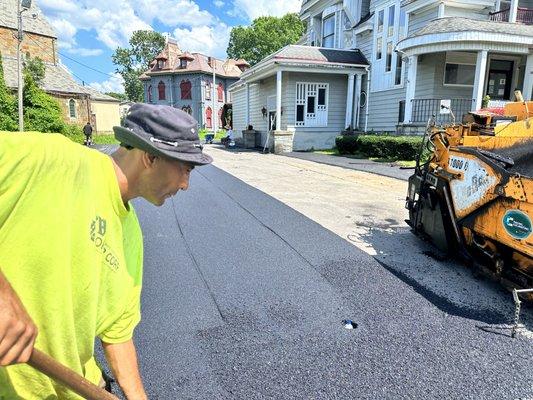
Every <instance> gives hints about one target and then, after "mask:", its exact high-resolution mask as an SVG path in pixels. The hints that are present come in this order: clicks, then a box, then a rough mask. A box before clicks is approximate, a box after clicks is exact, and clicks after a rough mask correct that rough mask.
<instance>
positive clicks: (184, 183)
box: [142, 156, 194, 206]
mask: <svg viewBox="0 0 533 400" xmlns="http://www.w3.org/2000/svg"><path fill="white" fill-rule="evenodd" d="M150 160H151V164H150V166H149V167H148V168H147V169H146V174H145V176H144V179H143V190H142V197H144V198H145V199H146V200H147V201H149V202H150V203H152V204H154V205H156V206H162V205H163V204H164V203H165V200H166V199H168V198H169V197H171V196H174V195H175V194H176V193H177V192H178V191H180V190H187V188H188V187H189V176H190V173H191V171H192V170H193V169H194V165H192V164H190V163H187V162H185V161H178V160H171V159H166V158H162V157H153V156H150Z"/></svg>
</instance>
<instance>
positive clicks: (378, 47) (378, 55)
mask: <svg viewBox="0 0 533 400" xmlns="http://www.w3.org/2000/svg"><path fill="white" fill-rule="evenodd" d="M382 47H383V39H381V38H380V37H378V39H377V40H376V60H381V52H382V49H381V48H382Z"/></svg>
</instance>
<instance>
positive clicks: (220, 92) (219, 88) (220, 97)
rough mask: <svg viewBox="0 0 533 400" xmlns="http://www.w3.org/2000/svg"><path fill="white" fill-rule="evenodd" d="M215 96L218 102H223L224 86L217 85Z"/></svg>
mask: <svg viewBox="0 0 533 400" xmlns="http://www.w3.org/2000/svg"><path fill="white" fill-rule="evenodd" d="M217 95H218V101H224V86H222V83H219V84H218V86H217Z"/></svg>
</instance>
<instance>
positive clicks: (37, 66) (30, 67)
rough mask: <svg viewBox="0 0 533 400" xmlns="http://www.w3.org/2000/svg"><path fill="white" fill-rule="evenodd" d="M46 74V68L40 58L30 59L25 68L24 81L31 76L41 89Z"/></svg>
mask: <svg viewBox="0 0 533 400" xmlns="http://www.w3.org/2000/svg"><path fill="white" fill-rule="evenodd" d="M45 72H46V67H45V65H44V62H43V60H41V59H40V58H39V57H35V58H30V59H29V60H28V61H26V65H25V66H24V80H26V77H27V76H30V77H31V78H32V80H33V82H35V84H36V85H37V86H39V87H40V86H41V84H42V82H43V79H44V75H45Z"/></svg>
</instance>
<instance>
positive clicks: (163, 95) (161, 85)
mask: <svg viewBox="0 0 533 400" xmlns="http://www.w3.org/2000/svg"><path fill="white" fill-rule="evenodd" d="M157 91H158V92H159V100H165V99H166V93H165V83H164V82H163V81H160V82H159V84H158V85H157Z"/></svg>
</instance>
